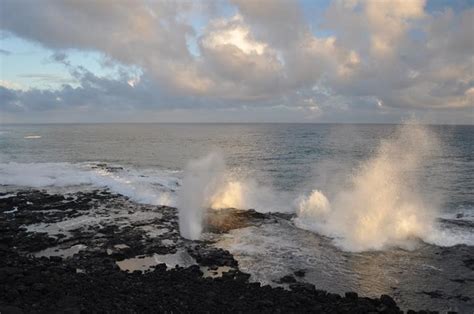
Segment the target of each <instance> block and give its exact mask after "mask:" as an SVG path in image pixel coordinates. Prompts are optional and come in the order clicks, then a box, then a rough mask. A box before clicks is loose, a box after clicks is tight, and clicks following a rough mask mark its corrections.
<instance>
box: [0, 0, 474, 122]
mask: <svg viewBox="0 0 474 314" xmlns="http://www.w3.org/2000/svg"><path fill="white" fill-rule="evenodd" d="M223 5H224V4H222V3H220V4H219V6H223ZM226 5H227V7H230V8H233V9H234V12H233V13H232V14H225V13H223V11H222V10H221V9H222V8H219V6H216V4H215V3H212V2H203V3H198V4H194V3H189V2H182V1H177V2H173V1H157V2H149V1H138V2H131V1H124V0H123V1H122V0H119V1H105V0H104V1H94V2H90V1H86V2H77V1H73V2H69V1H66V2H65V1H56V0H45V1H43V2H42V5H41V6H34V5H32V4H31V2H30V1H26V0H17V1H12V0H4V1H3V2H2V13H1V18H0V29H2V30H3V31H7V32H10V33H11V34H14V35H15V36H19V37H22V38H25V39H29V40H31V41H34V42H37V43H40V44H41V45H43V46H44V47H46V48H48V49H51V50H52V51H53V55H52V57H51V60H52V61H54V62H58V63H61V64H63V65H64V66H65V67H66V68H67V69H68V70H69V71H70V72H71V75H72V76H73V78H74V80H75V81H76V84H72V82H68V81H67V80H66V81H63V82H62V83H64V84H63V85H62V87H61V88H60V89H59V90H54V91H53V90H36V89H30V90H18V88H16V90H15V88H13V86H11V84H10V85H8V84H7V83H4V84H3V83H2V86H3V91H2V93H1V94H0V97H1V98H0V101H1V102H0V110H3V111H4V112H27V111H37V112H40V111H46V110H68V108H82V109H84V110H90V111H93V110H94V108H95V110H101V111H103V110H111V111H113V110H125V109H127V110H128V109H130V110H133V109H136V110H142V111H143V110H153V109H155V110H174V109H176V110H178V109H183V110H193V109H194V110H210V109H211V108H215V109H218V110H224V111H225V110H233V111H240V112H242V114H252V113H249V108H255V110H257V111H258V112H263V111H265V110H264V109H262V110H263V111H260V110H261V109H258V108H271V109H272V110H273V111H274V112H276V111H278V110H279V111H280V113H279V114H277V113H275V117H277V116H280V114H283V112H285V113H286V114H288V115H290V114H289V113H290V112H292V114H291V116H292V115H293V113H296V116H298V117H300V118H301V119H303V120H304V118H307V117H309V118H310V119H312V120H315V121H318V120H319V121H324V119H335V120H337V117H338V116H339V117H341V120H344V119H346V118H347V117H350V116H351V115H352V117H353V118H354V119H355V121H358V120H357V119H360V117H361V116H364V115H366V120H370V119H371V118H370V117H375V118H377V119H382V120H383V119H386V118H387V117H391V118H394V119H398V118H399V117H400V116H403V115H404V114H408V113H409V112H412V111H416V112H421V113H422V112H424V111H425V112H430V114H431V113H434V114H436V112H439V115H443V116H446V110H452V111H451V112H452V114H450V116H451V115H454V116H456V114H458V115H459V116H463V117H464V118H465V115H466V113H468V114H470V117H472V109H473V106H474V103H473V90H474V74H473V73H474V69H473V64H474V62H473V61H474V60H473V57H472V51H474V41H473V40H472V30H473V29H474V24H473V23H474V22H473V21H474V9H473V8H467V9H463V10H457V11H453V10H451V9H449V8H446V9H439V10H437V11H435V12H428V11H427V10H426V2H425V1H424V0H413V1H403V0H393V1H389V0H365V1H363V0H352V1H334V2H332V3H331V4H330V5H329V6H328V8H327V9H326V12H325V14H324V18H323V19H322V20H321V21H320V23H319V25H320V30H321V31H322V32H315V31H314V29H313V28H312V27H311V26H310V23H309V21H308V16H310V12H303V10H304V7H302V6H299V3H298V2H296V1H284V0H281V1H279V0H277V1H273V0H272V1H270V0H268V1H267V0H265V1H247V0H232V1H231V2H230V3H228V4H226ZM224 11H225V10H224ZM227 11H228V10H227ZM196 17H199V18H200V19H201V20H204V21H205V22H204V23H202V25H201V26H197V25H196ZM324 32H325V33H324ZM321 34H323V35H321ZM190 42H195V43H196V45H195V47H194V48H193V49H197V50H196V51H193V52H192V53H191V51H190V48H189V47H190ZM71 49H74V50H76V51H96V52H99V53H101V54H102V56H103V58H104V62H103V64H104V66H105V67H109V68H110V67H113V68H114V67H117V68H118V70H117V73H116V75H114V76H113V77H112V76H110V77H100V76H98V75H96V74H94V73H92V72H90V71H89V70H87V69H84V68H81V67H73V66H72V65H71V62H70V61H69V60H68V57H67V55H68V51H69V50H71ZM2 54H4V53H3V52H2ZM131 67H133V68H138V69H140V70H139V71H138V72H137V71H135V73H132V72H129V71H127V68H131ZM35 78H36V79H43V80H44V79H46V80H51V79H53V80H58V79H61V78H58V77H44V76H42V77H41V76H38V75H36V76H35ZM252 110H253V109H252ZM300 113H301V115H299V114H300ZM296 116H295V117H296Z"/></svg>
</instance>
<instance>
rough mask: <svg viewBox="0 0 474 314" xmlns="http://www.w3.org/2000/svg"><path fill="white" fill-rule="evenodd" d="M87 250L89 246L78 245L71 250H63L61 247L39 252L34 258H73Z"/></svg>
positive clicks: (70, 248)
mask: <svg viewBox="0 0 474 314" xmlns="http://www.w3.org/2000/svg"><path fill="white" fill-rule="evenodd" d="M86 248H87V245H84V244H76V245H73V246H71V247H69V248H61V247H59V246H55V247H50V248H47V249H45V250H42V251H39V252H36V253H34V256H36V257H43V256H45V257H50V256H61V257H65V258H67V257H71V256H73V255H74V254H77V253H79V251H82V250H84V249H86Z"/></svg>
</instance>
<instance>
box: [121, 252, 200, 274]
mask: <svg viewBox="0 0 474 314" xmlns="http://www.w3.org/2000/svg"><path fill="white" fill-rule="evenodd" d="M116 263H117V265H118V266H119V267H120V269H121V270H123V271H129V272H134V271H136V270H138V271H142V272H143V271H147V270H150V269H151V268H152V267H153V266H156V265H158V264H166V267H168V268H174V267H176V266H180V267H189V266H191V265H195V264H196V261H195V260H194V258H193V257H192V256H191V255H189V254H188V253H187V252H186V251H184V250H180V251H177V252H176V253H174V254H161V255H160V254H153V255H150V256H146V255H141V256H136V257H133V258H128V259H124V260H122V261H117V262H116Z"/></svg>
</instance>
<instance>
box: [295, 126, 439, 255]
mask: <svg viewBox="0 0 474 314" xmlns="http://www.w3.org/2000/svg"><path fill="white" fill-rule="evenodd" d="M437 147H438V145H437V140H436V138H435V137H434V135H433V134H431V132H430V131H429V130H428V129H427V128H426V127H424V126H421V125H414V124H406V125H403V126H402V127H400V128H399V129H398V130H397V131H396V132H395V135H394V136H393V137H392V138H390V139H388V140H385V141H382V143H381V144H380V146H379V148H378V150H377V151H376V154H375V156H374V157H372V158H370V159H368V160H367V161H365V162H364V163H363V164H362V165H361V166H360V167H359V168H358V169H357V170H356V172H355V174H354V176H353V177H352V178H351V182H350V187H349V188H347V189H342V190H340V191H337V192H335V193H331V194H332V195H334V197H333V198H332V199H331V200H330V201H329V200H328V199H327V198H326V197H325V196H324V194H322V192H320V191H318V190H314V191H313V192H312V193H311V194H310V195H309V196H308V197H303V198H301V199H300V202H299V206H298V208H297V218H296V219H295V223H296V225H297V226H299V227H301V228H304V229H308V230H312V231H316V232H319V233H322V234H324V235H327V236H331V237H334V239H335V243H336V244H337V245H338V246H340V247H341V248H343V249H344V250H349V251H365V250H380V249H383V248H385V247H387V246H402V247H405V248H409V247H410V246H411V244H412V243H413V241H411V240H413V239H415V238H421V239H423V238H424V237H425V236H427V235H429V234H430V232H432V231H433V226H434V222H435V216H436V215H435V214H436V206H435V205H434V204H428V203H427V202H426V200H424V199H423V198H422V197H421V193H420V191H419V182H418V178H419V177H420V171H421V170H422V165H423V163H424V162H425V161H426V160H427V159H428V158H429V157H430V156H431V155H432V153H433V151H434V150H435V149H436V148H437Z"/></svg>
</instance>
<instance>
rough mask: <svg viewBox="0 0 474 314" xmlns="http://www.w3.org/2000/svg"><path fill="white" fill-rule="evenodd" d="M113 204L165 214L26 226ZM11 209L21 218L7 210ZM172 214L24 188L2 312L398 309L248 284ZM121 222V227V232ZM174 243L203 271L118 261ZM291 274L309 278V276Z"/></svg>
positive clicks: (5, 224) (8, 226) (1, 263)
mask: <svg viewBox="0 0 474 314" xmlns="http://www.w3.org/2000/svg"><path fill="white" fill-rule="evenodd" d="M98 167H106V166H104V165H98ZM112 170H119V169H111V171H112ZM116 207H121V208H122V209H123V210H124V211H125V212H128V213H129V214H130V215H133V214H134V213H135V212H136V210H139V211H141V213H144V212H146V213H153V212H155V213H159V215H155V216H153V217H152V218H150V219H149V220H147V221H146V223H142V222H140V221H138V222H136V221H135V222H132V223H130V224H127V223H122V222H120V220H116V221H114V222H113V223H109V224H107V223H104V222H103V221H94V222H92V223H91V224H89V225H87V226H83V225H78V226H73V227H72V228H69V229H68V231H67V232H66V231H64V232H63V230H62V229H61V228H59V229H58V230H60V231H59V233H58V234H56V235H49V234H46V233H38V232H27V229H25V227H24V225H31V224H38V223H42V224H45V225H54V224H64V223H65V222H67V221H68V219H71V218H74V217H79V216H81V215H85V213H93V214H94V215H91V216H87V217H97V219H99V218H100V217H101V216H100V215H107V213H108V212H107V210H109V209H110V210H113V209H114V208H116ZM14 208H16V211H15V212H11V211H12V210H13V209H14ZM104 208H106V209H107V210H104ZM137 208H138V209H137ZM176 214H177V213H176V209H174V208H170V207H164V206H163V207H160V206H158V207H157V206H144V205H143V206H141V205H136V204H133V203H131V202H130V201H129V200H128V199H127V198H125V197H122V196H120V195H114V194H111V193H109V192H107V191H101V190H95V191H91V192H78V193H74V195H65V196H63V195H54V194H53V195H51V194H48V193H46V192H45V191H38V190H27V191H20V192H17V193H15V194H14V196H6V197H4V198H1V199H0V252H1V256H2V257H1V258H0V312H1V313H23V312H26V313H30V312H35V313H63V312H67V313H89V312H94V313H97V312H106V313H115V312H133V313H137V312H174V313H191V312H192V313H200V312H241V313H242V312H257V311H258V312H288V313H295V312H317V313H369V312H384V313H399V312H400V310H399V308H398V307H397V306H396V304H395V302H394V301H393V300H392V299H391V298H390V297H388V296H382V297H381V298H380V299H369V298H360V297H358V296H357V294H355V293H348V294H346V295H345V296H344V297H341V296H340V295H337V294H331V293H328V292H326V291H323V290H317V289H316V288H315V286H314V285H312V284H308V283H304V282H296V279H295V278H294V277H293V276H292V275H289V276H285V277H283V278H282V280H281V281H282V282H285V283H290V285H289V288H290V290H285V289H283V288H281V287H280V288H278V287H277V288H272V287H270V286H268V285H266V286H261V285H260V284H259V283H253V282H249V277H250V275H249V274H246V273H243V272H241V271H240V270H239V269H238V263H237V261H236V260H235V259H234V257H233V256H232V254H230V253H229V252H228V251H225V250H222V249H217V248H214V247H212V246H210V245H209V244H207V243H205V242H192V241H188V240H185V239H182V238H181V237H180V236H179V232H178V225H177V216H176ZM268 217H269V216H267V215H264V214H259V213H256V212H248V213H243V212H241V213H239V214H238V218H237V219H235V220H232V219H231V220H230V223H229V221H228V222H225V223H224V225H226V226H227V223H228V227H235V226H243V225H246V224H247V222H248V221H253V222H255V221H257V222H258V221H260V220H262V219H267V218H268ZM119 222H120V226H118V225H116V224H117V223H119ZM234 223H235V225H233V224H234ZM59 226H61V225H59ZM147 226H151V227H152V229H153V230H154V229H158V230H163V232H161V233H158V234H152V235H150V234H148V233H147V230H148V229H146V228H145V229H144V228H143V227H147ZM69 227H70V226H69ZM78 244H81V245H83V246H84V247H86V248H85V249H82V250H80V251H79V252H76V253H74V254H72V253H71V255H70V256H63V257H59V256H51V257H49V258H48V257H35V256H34V255H33V254H32V253H34V252H37V251H39V250H42V249H44V248H51V247H53V246H54V247H56V246H58V247H61V248H63V247H64V248H71V247H72V246H74V245H78ZM178 245H179V246H180V248H181V249H182V248H185V249H187V252H188V253H189V254H190V255H191V256H192V257H193V258H194V259H195V260H196V262H197V263H198V264H199V265H193V266H191V267H188V268H182V267H175V268H172V269H167V268H166V265H165V264H158V265H155V266H154V267H153V268H151V269H150V270H149V271H146V272H140V271H135V272H124V271H121V270H120V269H119V267H118V266H117V263H116V262H117V261H119V260H123V259H125V258H129V257H135V256H137V255H146V254H152V253H158V254H171V253H175V252H177V246H178ZM220 266H228V267H231V270H229V271H227V272H225V273H223V275H222V277H221V278H204V277H203V273H202V271H201V267H209V268H216V267H220ZM295 275H296V276H298V277H303V276H304V271H303V272H302V271H300V272H295Z"/></svg>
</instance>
